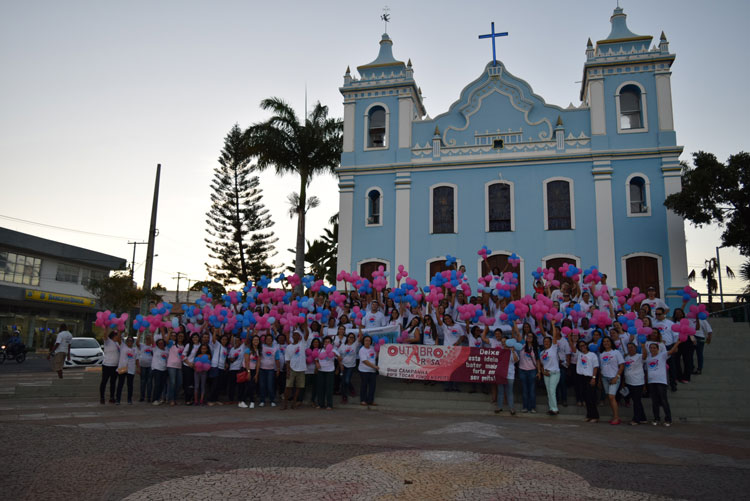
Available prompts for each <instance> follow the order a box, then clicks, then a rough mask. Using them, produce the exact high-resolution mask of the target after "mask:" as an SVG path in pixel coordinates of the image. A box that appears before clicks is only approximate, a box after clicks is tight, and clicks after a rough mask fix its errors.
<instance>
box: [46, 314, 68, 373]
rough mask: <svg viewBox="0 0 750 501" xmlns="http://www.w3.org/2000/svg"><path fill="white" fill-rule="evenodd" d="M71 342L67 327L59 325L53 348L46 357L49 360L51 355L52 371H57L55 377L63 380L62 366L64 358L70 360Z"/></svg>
mask: <svg viewBox="0 0 750 501" xmlns="http://www.w3.org/2000/svg"><path fill="white" fill-rule="evenodd" d="M72 341H73V334H71V333H70V332H68V326H67V325H65V324H60V329H59V331H58V333H57V339H55V346H53V347H52V349H51V350H50V352H49V355H47V360H49V359H50V358H51V357H52V356H53V355H54V358H53V359H52V370H53V371H57V377H59V378H60V379H62V378H63V366H64V365H65V358H66V357H67V359H68V360H70V344H71V342H72Z"/></svg>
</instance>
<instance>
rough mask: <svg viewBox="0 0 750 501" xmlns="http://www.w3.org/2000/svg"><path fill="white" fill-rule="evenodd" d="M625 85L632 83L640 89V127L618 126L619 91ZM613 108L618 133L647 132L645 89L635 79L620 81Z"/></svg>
mask: <svg viewBox="0 0 750 501" xmlns="http://www.w3.org/2000/svg"><path fill="white" fill-rule="evenodd" d="M626 85H634V86H636V87H638V88H639V89H640V91H641V127H640V128H639V129H623V128H621V127H620V92H621V91H622V88H623V87H625V86H626ZM615 110H616V112H615V113H616V114H615V117H616V121H617V133H618V134H637V133H641V132H648V106H646V89H645V88H644V87H643V85H641V84H640V83H638V82H635V81H629V82H623V83H621V84H620V85H619V86H618V87H617V90H616V91H615Z"/></svg>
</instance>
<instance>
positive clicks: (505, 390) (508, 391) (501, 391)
mask: <svg viewBox="0 0 750 501" xmlns="http://www.w3.org/2000/svg"><path fill="white" fill-rule="evenodd" d="M513 382H514V380H513V379H508V382H507V383H505V384H499V385H497V408H498V409H502V408H503V397H505V396H507V397H508V407H509V408H510V410H513Z"/></svg>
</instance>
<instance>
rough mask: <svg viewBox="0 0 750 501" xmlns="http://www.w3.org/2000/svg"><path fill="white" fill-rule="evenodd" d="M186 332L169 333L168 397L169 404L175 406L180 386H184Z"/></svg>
mask: <svg viewBox="0 0 750 501" xmlns="http://www.w3.org/2000/svg"><path fill="white" fill-rule="evenodd" d="M184 351H185V333H184V332H178V333H176V334H175V332H174V331H173V332H170V334H169V350H168V353H169V355H168V357H167V375H168V376H169V381H168V386H167V399H168V400H169V405H170V406H172V407H174V406H175V405H177V396H178V395H179V392H180V388H181V387H182V362H183V361H184V359H185V354H184Z"/></svg>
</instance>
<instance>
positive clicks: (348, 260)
mask: <svg viewBox="0 0 750 501" xmlns="http://www.w3.org/2000/svg"><path fill="white" fill-rule="evenodd" d="M352 183H353V181H352ZM353 213H354V193H353V191H341V192H340V193H339V244H338V256H337V259H336V274H337V275H338V272H340V271H346V272H350V271H351V266H352V217H353ZM336 287H337V288H339V289H343V288H344V283H343V282H337V283H336Z"/></svg>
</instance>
